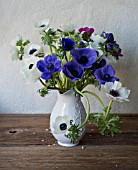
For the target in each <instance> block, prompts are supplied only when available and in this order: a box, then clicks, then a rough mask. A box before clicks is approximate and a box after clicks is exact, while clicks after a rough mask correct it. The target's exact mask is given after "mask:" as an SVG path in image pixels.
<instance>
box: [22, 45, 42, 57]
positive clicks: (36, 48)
mask: <svg viewBox="0 0 138 170" xmlns="http://www.w3.org/2000/svg"><path fill="white" fill-rule="evenodd" d="M43 53H44V50H43V48H42V46H40V45H37V44H28V45H27V46H26V47H25V49H24V55H25V57H24V58H28V57H30V56H39V55H42V54H43Z"/></svg>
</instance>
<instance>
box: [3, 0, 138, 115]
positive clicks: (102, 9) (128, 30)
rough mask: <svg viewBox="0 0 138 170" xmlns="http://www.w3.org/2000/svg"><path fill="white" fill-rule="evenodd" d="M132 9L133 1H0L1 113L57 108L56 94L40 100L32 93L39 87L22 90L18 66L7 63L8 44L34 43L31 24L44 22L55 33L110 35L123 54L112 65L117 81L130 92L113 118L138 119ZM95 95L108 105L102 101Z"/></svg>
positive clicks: (136, 33) (137, 15) (137, 40)
mask: <svg viewBox="0 0 138 170" xmlns="http://www.w3.org/2000/svg"><path fill="white" fill-rule="evenodd" d="M137 8H138V0H0V113H48V112H51V110H52V108H53V106H54V104H55V102H56V92H53V93H51V94H49V96H48V97H46V98H42V97H40V96H39V94H38V93H37V92H36V91H37V90H38V89H39V88H40V87H41V85H40V84H39V83H35V84H32V85H29V86H26V85H25V80H23V78H22V75H21V74H20V73H19V70H20V64H19V63H13V62H12V61H11V58H10V52H9V49H10V47H9V44H10V41H11V40H12V39H13V38H14V37H15V36H16V35H17V34H21V35H22V36H23V37H24V38H29V39H30V40H32V42H33V43H39V42H40V37H39V34H38V32H37V31H35V29H34V23H35V22H36V21H38V20H41V19H45V18H49V19H50V22H51V25H52V26H53V27H55V28H56V27H58V26H59V25H60V24H62V23H65V24H70V23H74V24H76V25H78V26H92V27H94V28H95V30H96V32H97V33H101V32H102V31H103V30H105V31H107V32H113V33H114V35H115V38H116V40H117V41H118V42H119V44H120V45H121V47H122V49H123V54H124V57H123V58H122V59H121V60H120V61H119V62H118V63H117V64H116V65H114V66H115V68H116V75H117V76H118V77H120V80H121V82H122V83H123V84H124V86H127V87H128V88H130V89H131V95H130V102H124V103H123V104H122V103H121V104H120V103H117V102H115V103H114V105H113V109H112V112H113V113H138V92H137V90H138V48H137V46H138V10H137ZM89 89H93V88H91V87H89ZM93 90H94V91H95V89H93ZM96 92H98V91H97V90H96ZM98 93H99V92H98ZM99 94H100V96H101V97H102V99H103V100H105V103H107V102H108V99H107V98H106V97H105V95H104V94H101V93H99ZM104 98H105V99H104ZM90 100H91V107H92V108H91V111H100V106H99V105H98V104H97V102H96V101H95V99H94V100H93V98H90Z"/></svg>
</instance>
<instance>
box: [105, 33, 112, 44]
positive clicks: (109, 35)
mask: <svg viewBox="0 0 138 170" xmlns="http://www.w3.org/2000/svg"><path fill="white" fill-rule="evenodd" d="M106 38H107V40H106V41H107V42H114V36H113V34H112V33H106Z"/></svg>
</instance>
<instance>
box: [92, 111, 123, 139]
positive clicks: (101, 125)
mask: <svg viewBox="0 0 138 170" xmlns="http://www.w3.org/2000/svg"><path fill="white" fill-rule="evenodd" d="M89 119H90V120H91V121H92V122H93V124H94V125H95V126H97V127H98V129H99V132H100V134H102V135H111V136H114V135H115V134H119V133H121V132H122V131H121V130H120V117H119V116H117V115H108V116H107V117H105V116H104V115H103V114H99V113H93V114H91V115H90V118H89Z"/></svg>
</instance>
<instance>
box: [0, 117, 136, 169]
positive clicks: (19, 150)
mask: <svg viewBox="0 0 138 170" xmlns="http://www.w3.org/2000/svg"><path fill="white" fill-rule="evenodd" d="M121 116H122V115H121ZM121 128H122V129H123V131H124V132H123V133H122V134H121V135H118V136H116V137H113V138H112V137H109V136H104V137H103V136H101V135H99V133H98V131H97V128H95V127H94V126H93V125H92V124H91V123H88V127H87V131H86V135H85V137H84V138H83V140H82V141H81V143H80V145H79V146H76V147H73V148H66V147H61V146H59V145H58V144H57V142H56V140H55V139H54V138H53V136H52V134H51V133H50V130H49V115H45V114H38V115H37V114H35V115H33V114H17V115H16V114H8V115H7V114H1V115H0V170H19V169H21V170H22V169H29V170H35V169H38V170H41V169H42V170H47V169H48V170H54V169H60V170H66V169H69V170H70V169H73V168H75V170H85V169H87V170H98V169H100V170H104V169H112V170H114V169H120V170H129V169H130V170H137V169H138V161H137V160H138V114H135V115H134V114H133V115H123V116H122V124H121Z"/></svg>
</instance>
